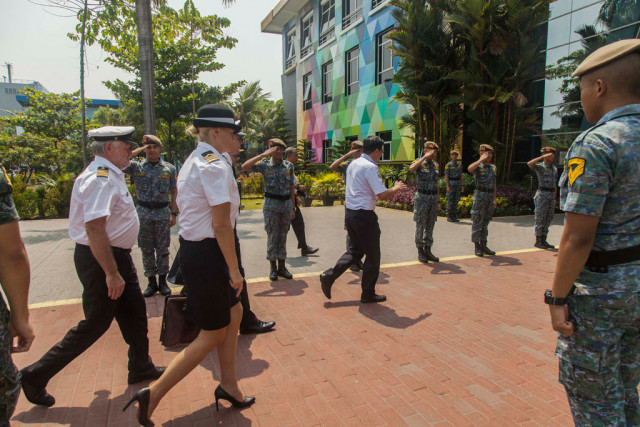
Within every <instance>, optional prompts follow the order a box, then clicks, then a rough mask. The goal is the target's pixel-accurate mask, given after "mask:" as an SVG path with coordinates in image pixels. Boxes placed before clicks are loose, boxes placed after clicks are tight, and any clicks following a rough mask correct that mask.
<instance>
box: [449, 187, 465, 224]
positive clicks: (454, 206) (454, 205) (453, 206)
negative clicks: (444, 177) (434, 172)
mask: <svg viewBox="0 0 640 427" xmlns="http://www.w3.org/2000/svg"><path fill="white" fill-rule="evenodd" d="M449 188H450V189H451V191H450V192H448V193H447V217H448V218H455V216H456V214H457V213H458V202H459V201H460V190H461V189H462V182H461V181H449Z"/></svg>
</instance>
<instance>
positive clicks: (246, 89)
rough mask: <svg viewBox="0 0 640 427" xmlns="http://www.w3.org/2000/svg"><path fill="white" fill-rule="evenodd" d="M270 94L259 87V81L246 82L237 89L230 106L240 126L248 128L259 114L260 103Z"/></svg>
mask: <svg viewBox="0 0 640 427" xmlns="http://www.w3.org/2000/svg"><path fill="white" fill-rule="evenodd" d="M270 96H271V93H269V92H264V90H263V89H262V88H261V87H260V81H259V80H258V81H255V82H251V83H247V84H245V85H244V86H242V87H241V88H240V90H238V96H237V97H236V98H234V99H233V101H232V104H231V108H232V109H233V112H234V113H235V116H236V119H238V120H239V121H240V126H242V127H243V128H246V129H249V128H250V127H251V126H252V125H253V124H254V122H255V120H256V118H257V116H259V115H260V114H259V113H260V107H261V104H262V103H263V102H264V101H265V100H266V99H268V98H269V97H270Z"/></svg>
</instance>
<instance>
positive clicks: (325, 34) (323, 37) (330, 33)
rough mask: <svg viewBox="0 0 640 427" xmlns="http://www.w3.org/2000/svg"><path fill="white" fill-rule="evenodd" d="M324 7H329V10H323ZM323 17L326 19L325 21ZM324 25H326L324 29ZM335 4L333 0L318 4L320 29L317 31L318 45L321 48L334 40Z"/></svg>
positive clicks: (325, 0)
mask: <svg viewBox="0 0 640 427" xmlns="http://www.w3.org/2000/svg"><path fill="white" fill-rule="evenodd" d="M326 5H330V7H329V9H325V6H326ZM325 15H328V16H327V17H326V21H325ZM325 24H326V25H327V27H326V29H325V28H324V27H325ZM335 27H336V4H335V0H324V1H321V2H320V27H319V29H318V33H319V34H320V35H319V36H318V45H320V46H322V45H324V44H325V43H328V42H330V41H331V40H334V39H335V38H336V32H335Z"/></svg>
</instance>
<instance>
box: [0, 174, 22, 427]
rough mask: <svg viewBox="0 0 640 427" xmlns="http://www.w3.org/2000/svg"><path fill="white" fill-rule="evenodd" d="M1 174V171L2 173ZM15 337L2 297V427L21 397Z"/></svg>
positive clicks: (0, 313)
mask: <svg viewBox="0 0 640 427" xmlns="http://www.w3.org/2000/svg"><path fill="white" fill-rule="evenodd" d="M0 172H1V171H0ZM12 343H13V337H12V336H11V331H10V330H9V310H8V309H7V305H6V304H5V302H4V299H3V298H2V296H0V425H2V426H4V425H9V419H11V416H12V415H13V411H14V410H15V409H16V403H18V397H19V396H20V372H19V371H18V369H17V368H16V366H15V365H14V364H13V361H12V360H11V345H12Z"/></svg>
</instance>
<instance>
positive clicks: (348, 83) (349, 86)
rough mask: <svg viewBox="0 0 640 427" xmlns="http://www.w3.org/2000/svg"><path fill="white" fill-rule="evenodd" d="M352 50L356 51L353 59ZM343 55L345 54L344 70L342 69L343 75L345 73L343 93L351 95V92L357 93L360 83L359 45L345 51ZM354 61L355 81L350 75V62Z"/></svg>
mask: <svg viewBox="0 0 640 427" xmlns="http://www.w3.org/2000/svg"><path fill="white" fill-rule="evenodd" d="M353 52H356V53H357V54H356V55H355V59H354V58H352V57H351V55H352V54H353ZM344 55H345V58H344V64H345V70H344V75H345V79H344V84H345V86H344V93H345V95H351V94H354V93H357V92H358V90H359V84H360V46H354V47H352V48H351V49H349V50H348V51H346V52H345V54H344ZM354 61H355V62H356V74H357V75H356V80H355V81H353V80H352V77H353V76H352V75H351V64H352V62H354ZM354 87H355V90H353V88H354Z"/></svg>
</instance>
